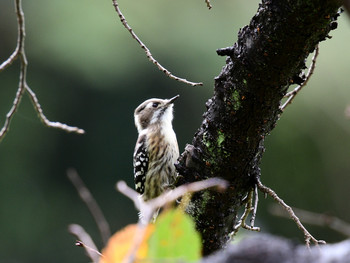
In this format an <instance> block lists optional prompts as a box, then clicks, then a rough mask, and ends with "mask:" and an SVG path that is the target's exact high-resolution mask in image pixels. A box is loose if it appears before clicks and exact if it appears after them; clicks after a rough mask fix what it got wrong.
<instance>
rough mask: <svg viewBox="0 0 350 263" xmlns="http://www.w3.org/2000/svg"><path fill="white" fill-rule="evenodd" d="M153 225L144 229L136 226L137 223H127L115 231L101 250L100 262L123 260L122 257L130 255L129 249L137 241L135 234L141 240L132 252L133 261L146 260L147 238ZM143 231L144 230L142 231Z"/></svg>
mask: <svg viewBox="0 0 350 263" xmlns="http://www.w3.org/2000/svg"><path fill="white" fill-rule="evenodd" d="M154 229H155V226H154V225H153V224H149V225H147V227H146V228H145V230H141V228H138V226H137V224H133V225H128V226H126V227H125V228H123V229H122V230H120V231H118V232H116V233H115V234H114V235H113V236H112V237H111V238H110V239H109V241H108V244H107V246H106V248H104V249H103V250H102V256H101V258H100V259H101V260H100V263H115V262H123V259H125V258H127V257H128V256H130V251H131V250H133V249H134V246H135V245H136V242H137V241H138V238H137V235H139V238H141V235H142V237H143V238H142V240H141V243H140V244H139V246H138V249H137V251H136V253H135V254H134V257H135V262H148V261H147V260H146V258H147V254H148V252H149V245H148V243H149V238H150V236H151V235H152V234H153V233H154ZM143 231H144V232H143Z"/></svg>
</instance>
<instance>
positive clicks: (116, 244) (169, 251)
mask: <svg viewBox="0 0 350 263" xmlns="http://www.w3.org/2000/svg"><path fill="white" fill-rule="evenodd" d="M131 251H136V253H135V254H133V256H134V257H133V258H134V261H135V262H155V261H162V260H166V262H179V261H183V262H194V261H198V260H199V259H200V258H201V252H202V242H201V239H200V235H199V233H198V232H197V231H196V229H195V224H194V222H193V220H192V218H190V216H189V215H187V214H185V213H184V212H183V211H182V210H181V209H167V210H165V211H163V212H162V213H161V214H160V215H159V216H158V218H157V220H156V222H155V223H154V224H149V225H147V226H146V227H145V229H143V228H142V227H141V226H138V225H136V224H134V225H128V226H127V227H125V228H123V229H122V230H120V231H118V232H117V233H115V234H114V235H113V236H112V237H111V238H110V239H109V241H108V244H107V246H106V248H104V249H103V250H102V256H101V261H100V263H116V262H122V261H123V260H124V259H126V258H128V257H131V254H130V253H131Z"/></svg>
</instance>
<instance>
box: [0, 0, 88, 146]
mask: <svg viewBox="0 0 350 263" xmlns="http://www.w3.org/2000/svg"><path fill="white" fill-rule="evenodd" d="M15 9H16V16H17V27H18V37H17V46H16V49H15V51H14V52H13V53H12V54H11V55H10V57H9V58H8V59H7V60H5V61H4V62H3V63H1V65H0V72H1V71H2V70H4V69H6V68H7V67H8V66H10V65H11V64H12V63H13V62H14V61H15V60H16V59H18V58H19V59H20V65H21V66H20V75H19V84H18V89H17V92H16V96H15V98H14V101H13V103H12V107H11V109H10V110H9V112H8V113H7V114H6V118H5V122H4V125H3V127H2V128H1V130H0V141H1V140H2V139H3V138H4V137H5V135H6V133H7V132H8V130H9V128H10V123H11V120H12V118H13V116H14V115H15V113H16V111H17V108H18V106H19V104H20V102H21V99H22V97H23V94H24V92H25V91H27V92H28V94H29V97H30V99H31V101H32V102H33V105H34V108H35V110H36V111H37V113H38V115H39V118H40V120H41V121H42V122H43V123H44V124H45V125H46V126H48V127H52V128H58V129H61V130H65V131H67V132H75V133H78V134H83V133H85V131H84V130H82V129H80V128H78V127H72V126H68V125H66V124H63V123H60V122H51V121H49V120H48V119H47V117H46V116H45V115H44V113H43V110H42V108H41V105H40V104H39V100H38V99H37V97H36V94H35V93H34V92H33V91H32V90H31V89H30V88H29V86H28V84H27V67H28V61H27V56H26V53H25V49H24V44H25V34H26V30H25V19H24V13H23V9H22V0H15Z"/></svg>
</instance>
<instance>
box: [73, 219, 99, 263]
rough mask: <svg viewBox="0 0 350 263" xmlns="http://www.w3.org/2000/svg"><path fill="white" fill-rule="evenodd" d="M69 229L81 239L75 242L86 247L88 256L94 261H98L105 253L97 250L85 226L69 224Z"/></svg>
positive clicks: (96, 262)
mask: <svg viewBox="0 0 350 263" xmlns="http://www.w3.org/2000/svg"><path fill="white" fill-rule="evenodd" d="M68 231H69V233H71V234H73V235H74V236H76V237H77V238H78V239H79V241H77V242H76V243H75V244H76V245H77V246H79V247H83V248H84V249H85V251H86V253H87V255H88V257H89V258H90V259H91V260H92V262H93V263H98V262H99V260H100V257H101V256H103V255H102V254H101V253H100V252H99V251H98V250H97V247H96V245H95V243H94V241H93V240H92V238H91V237H90V235H89V234H88V233H87V232H86V231H85V230H84V228H83V227H82V226H80V225H77V224H71V225H69V226H68Z"/></svg>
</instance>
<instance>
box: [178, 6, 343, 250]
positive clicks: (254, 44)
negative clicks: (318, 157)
mask: <svg viewBox="0 0 350 263" xmlns="http://www.w3.org/2000/svg"><path fill="white" fill-rule="evenodd" d="M340 5H341V2H340V1H336V0H323V1H321V0H293V1H291V0H263V1H262V4H260V5H259V8H258V11H257V13H256V15H255V16H254V17H253V18H252V20H251V22H250V24H249V25H248V26H245V27H244V28H243V29H241V30H240V31H239V33H238V41H237V42H236V43H235V44H234V45H233V46H232V47H229V48H225V49H220V50H218V51H217V53H218V54H219V55H226V56H228V57H227V60H226V66H225V67H224V68H223V69H222V71H221V73H220V75H219V76H218V77H216V78H215V89H214V95H213V97H212V98H211V99H209V100H208V102H207V103H206V106H207V111H206V112H205V113H204V115H203V117H204V120H203V122H202V125H201V127H200V128H199V129H198V131H197V132H196V134H195V136H194V139H193V142H192V145H188V146H187V147H186V150H185V152H184V153H182V155H181V156H180V159H179V163H178V164H177V165H176V166H177V169H178V172H179V174H180V175H182V176H183V178H182V180H180V182H179V184H183V183H188V182H193V181H198V180H203V179H206V178H210V177H221V178H224V179H226V180H227V181H229V183H230V187H229V188H228V190H227V191H226V192H224V193H217V192H215V191H210V190H208V191H203V192H200V193H197V194H195V195H194V196H193V198H192V200H191V203H190V205H189V207H188V213H189V214H190V215H191V216H192V217H193V218H194V219H195V222H196V226H197V229H198V230H199V232H200V233H201V234H202V238H203V245H204V248H203V249H204V254H205V255H207V254H210V253H212V252H213V251H215V250H217V249H220V248H222V247H223V246H225V244H226V243H227V241H228V239H229V234H230V233H231V232H232V231H233V227H234V225H235V224H236V221H237V219H236V216H237V211H238V209H239V208H240V207H241V206H242V204H243V199H244V198H245V197H246V196H247V193H248V192H249V191H250V190H251V189H252V188H254V187H255V182H256V178H257V177H259V176H260V168H259V165H260V161H261V157H262V153H263V152H264V138H265V136H266V135H268V134H269V133H270V131H271V130H272V129H273V128H274V126H275V125H276V122H277V120H278V118H279V116H280V114H281V110H280V104H281V99H282V98H283V96H284V94H285V93H286V91H287V89H288V87H289V86H290V85H292V84H300V83H302V82H303V80H304V79H303V77H302V76H301V72H302V70H303V69H304V68H305V60H306V58H307V57H308V55H309V54H310V53H311V52H312V51H313V50H314V49H315V47H316V45H317V44H318V43H319V42H320V41H323V40H325V39H326V38H327V37H328V33H329V31H330V30H332V29H334V28H336V18H337V16H338V13H337V11H338V8H339V7H340Z"/></svg>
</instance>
